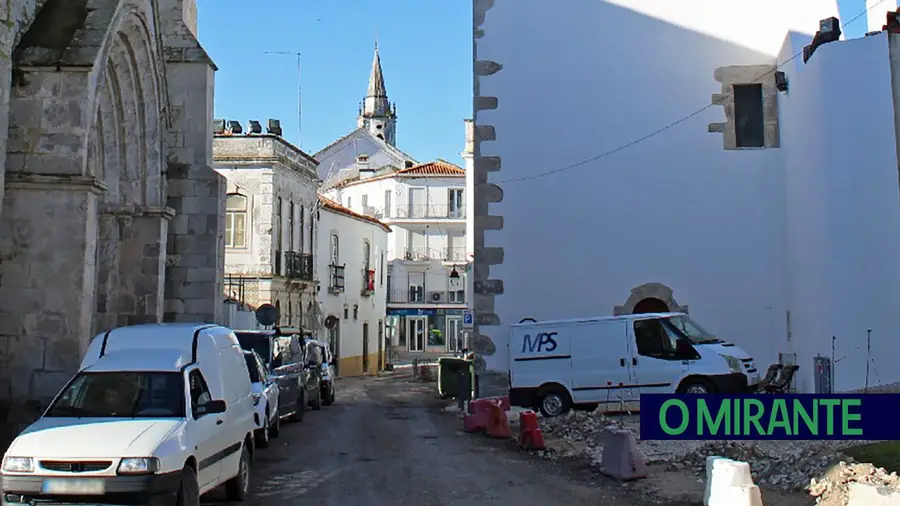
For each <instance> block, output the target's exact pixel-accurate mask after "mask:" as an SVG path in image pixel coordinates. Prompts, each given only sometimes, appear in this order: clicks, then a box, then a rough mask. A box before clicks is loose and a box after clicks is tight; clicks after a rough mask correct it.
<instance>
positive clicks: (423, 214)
mask: <svg viewBox="0 0 900 506" xmlns="http://www.w3.org/2000/svg"><path fill="white" fill-rule="evenodd" d="M393 211H394V212H392V213H386V214H387V215H388V216H390V217H391V218H393V219H401V220H461V219H464V218H465V217H466V208H465V207H459V206H446V205H444V206H439V205H431V204H413V205H406V206H402V205H398V206H396V208H395V209H393Z"/></svg>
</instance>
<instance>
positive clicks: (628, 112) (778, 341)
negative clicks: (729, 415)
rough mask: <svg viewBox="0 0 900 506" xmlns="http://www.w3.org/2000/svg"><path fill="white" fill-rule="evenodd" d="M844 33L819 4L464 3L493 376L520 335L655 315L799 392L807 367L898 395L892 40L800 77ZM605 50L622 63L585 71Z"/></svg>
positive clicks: (860, 45)
mask: <svg viewBox="0 0 900 506" xmlns="http://www.w3.org/2000/svg"><path fill="white" fill-rule="evenodd" d="M670 4H671V5H670ZM894 7H896V2H893V6H890V5H888V4H887V3H885V4H882V7H881V13H880V14H878V15H876V16H874V19H876V20H877V19H880V20H881V22H880V23H883V22H884V20H885V18H886V17H885V15H884V14H885V12H884V11H886V10H887V9H889V8H894ZM699 13H703V14H702V15H700V14H699ZM837 15H838V11H837V5H836V2H833V1H822V0H798V1H795V2H789V3H784V2H777V1H776V0H757V1H753V2H749V1H738V0H729V1H715V2H714V1H711V0H685V1H682V2H651V1H647V0H608V1H603V2H576V3H575V4H572V5H571V6H570V8H568V9H559V8H558V6H555V5H551V4H547V3H544V2H539V1H536V0H526V1H517V2H513V1H510V0H501V1H497V2H491V1H487V0H476V1H475V27H476V36H475V58H476V63H475V69H476V85H475V89H476V97H475V109H476V111H475V123H476V127H475V132H476V134H475V147H474V152H475V174H474V177H475V180H476V186H475V188H476V192H475V193H476V194H475V196H474V197H475V205H474V209H473V210H474V214H475V219H474V227H475V228H474V235H475V237H474V243H475V245H476V246H475V247H476V260H475V262H476V267H475V269H474V272H475V273H476V279H475V280H474V282H475V291H476V293H475V308H476V311H477V314H476V321H477V324H478V328H477V334H478V335H477V336H476V338H475V344H476V349H477V351H478V352H479V353H480V354H481V356H483V357H484V358H485V359H486V363H485V364H484V365H485V366H486V367H487V369H489V370H496V371H504V370H506V364H507V362H506V361H507V355H506V344H507V342H508V338H507V336H508V331H509V329H508V325H509V324H511V323H516V322H518V321H520V320H521V319H522V318H526V317H531V318H536V319H538V320H542V319H557V318H566V317H577V316H591V315H607V314H613V313H631V312H641V311H648V310H658V309H666V310H683V311H689V312H690V314H691V316H692V317H694V318H695V319H696V320H698V321H699V322H700V323H701V324H703V325H704V326H706V327H708V330H709V331H711V332H713V333H714V334H716V335H718V336H721V337H722V338H723V339H726V340H729V341H732V342H734V343H736V344H738V345H739V346H741V347H743V348H745V349H746V350H748V351H749V352H750V353H751V354H752V355H753V356H754V357H755V358H756V359H757V363H758V364H760V365H762V366H764V364H770V363H774V362H778V361H781V362H795V363H797V364H798V365H799V366H800V369H799V371H798V373H797V374H798V376H797V380H796V382H795V386H796V388H797V390H799V391H801V392H812V391H815V390H816V389H817V386H816V375H815V373H814V369H815V366H814V358H815V357H817V356H820V357H827V358H832V357H835V358H837V359H838V360H839V362H838V363H837V365H836V367H835V368H834V374H833V380H834V388H835V390H837V391H846V390H851V389H860V388H864V387H865V386H866V384H868V385H876V384H887V383H894V382H897V381H900V371H897V370H896V368H895V369H894V370H891V368H890V367H889V366H888V364H887V363H886V362H885V363H882V364H877V363H876V362H877V360H878V358H877V357H890V356H896V355H897V354H898V353H900V341H898V340H896V339H895V338H894V337H893V335H892V333H893V332H894V329H896V328H898V327H900V312H898V311H896V308H897V307H898V306H900V264H898V262H897V261H896V258H898V256H900V232H897V230H900V198H898V197H900V187H898V176H897V166H898V158H897V149H898V142H897V132H898V127H897V121H898V115H897V114H896V113H895V110H900V109H898V108H900V102H898V101H897V98H900V88H898V87H897V86H893V85H892V80H893V82H900V81H898V77H900V74H898V72H900V53H898V52H897V48H900V41H898V40H897V39H896V38H897V37H900V35H893V34H890V35H889V34H888V33H880V34H875V35H871V36H868V37H865V38H862V39H857V40H847V41H844V40H841V41H835V42H831V43H827V44H824V45H821V46H819V47H817V48H816V49H815V52H814V53H813V54H812V55H811V57H810V58H809V59H808V62H806V63H804V57H803V50H804V46H806V45H808V44H810V43H811V41H812V39H813V37H812V35H813V34H814V33H815V32H816V31H817V30H818V29H819V28H820V20H823V19H827V18H829V17H832V16H837ZM735 20H740V22H735ZM848 21H849V20H848ZM855 22H857V23H865V22H866V16H861V18H860V19H858V20H857V21H855ZM548 26H550V27H558V28H556V31H555V32H554V31H553V30H550V31H548V29H547V28H546V27H548ZM823 28H824V27H823ZM869 29H870V30H880V29H881V26H879V24H878V21H876V24H875V25H873V26H871V27H869ZM613 46H615V47H627V48H628V49H627V50H624V49H623V50H621V51H619V50H617V51H597V48H598V47H600V48H604V47H606V48H608V47H613ZM523 47H532V48H539V50H532V51H527V52H526V51H522V48H523ZM535 69H541V71H540V72H535ZM525 87H527V92H526V90H525ZM534 104H541V121H540V123H539V124H536V123H535V122H534ZM891 104H893V107H891ZM554 126H558V128H556V127H554ZM663 127H664V128H663ZM661 128H662V130H661ZM479 181H480V183H479ZM868 338H871V339H870V343H871V352H868V351H867V349H868V343H867V339H868ZM832 346H834V348H832ZM867 364H868V365H869V366H871V367H867ZM879 365H880V367H878V366H879ZM867 369H871V370H872V373H871V377H869V378H867V377H866V370H867ZM876 370H877V371H878V373H880V376H879V377H876V373H875V372H874V371H876Z"/></svg>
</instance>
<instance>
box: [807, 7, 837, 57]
mask: <svg viewBox="0 0 900 506" xmlns="http://www.w3.org/2000/svg"><path fill="white" fill-rule="evenodd" d="M840 38H841V21H840V20H839V19H838V18H836V17H830V18H828V19H823V20H822V21H819V31H818V32H816V35H815V36H814V37H813V40H812V43H811V44H810V45H808V46H806V47H804V48H803V63H806V62H808V61H809V59H810V57H812V55H813V53H814V52H816V49H818V47H819V46H821V45H822V44H827V43H829V42H834V41H836V40H839V39H840Z"/></svg>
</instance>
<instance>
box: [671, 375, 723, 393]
mask: <svg viewBox="0 0 900 506" xmlns="http://www.w3.org/2000/svg"><path fill="white" fill-rule="evenodd" d="M678 393H680V394H697V395H706V394H714V393H716V387H714V386H713V385H712V383H710V382H709V381H707V380H705V379H703V378H688V379H686V380H684V381H682V382H681V384H680V385H678Z"/></svg>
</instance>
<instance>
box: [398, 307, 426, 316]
mask: <svg viewBox="0 0 900 506" xmlns="http://www.w3.org/2000/svg"><path fill="white" fill-rule="evenodd" d="M387 314H388V315H389V316H437V309H419V308H401V309H388V310H387Z"/></svg>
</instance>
